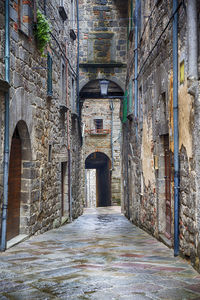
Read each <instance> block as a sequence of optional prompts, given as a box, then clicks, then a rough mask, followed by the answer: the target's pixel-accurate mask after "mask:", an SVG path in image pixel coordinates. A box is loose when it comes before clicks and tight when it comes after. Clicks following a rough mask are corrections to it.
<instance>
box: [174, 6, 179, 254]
mask: <svg viewBox="0 0 200 300" xmlns="http://www.w3.org/2000/svg"><path fill="white" fill-rule="evenodd" d="M177 9H178V0H173V14H174V18H173V122H174V256H178V255H179V130H178V10H177Z"/></svg>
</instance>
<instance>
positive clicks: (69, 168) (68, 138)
mask: <svg viewBox="0 0 200 300" xmlns="http://www.w3.org/2000/svg"><path fill="white" fill-rule="evenodd" d="M65 52H66V57H67V43H66V48H65ZM66 105H67V153H68V204H69V218H70V221H71V220H72V201H71V199H72V197H71V149H70V134H69V130H70V128H69V117H70V116H69V95H68V60H67V59H66Z"/></svg>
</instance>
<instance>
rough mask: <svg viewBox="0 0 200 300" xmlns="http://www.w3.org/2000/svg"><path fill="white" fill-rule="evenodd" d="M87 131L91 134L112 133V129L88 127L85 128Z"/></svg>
mask: <svg viewBox="0 0 200 300" xmlns="http://www.w3.org/2000/svg"><path fill="white" fill-rule="evenodd" d="M85 133H88V134H89V135H107V134H109V133H110V129H103V128H101V129H96V128H94V129H88V130H85Z"/></svg>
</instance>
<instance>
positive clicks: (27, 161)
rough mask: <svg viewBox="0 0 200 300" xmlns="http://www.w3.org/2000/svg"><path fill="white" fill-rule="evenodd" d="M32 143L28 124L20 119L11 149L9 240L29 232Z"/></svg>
mask: <svg viewBox="0 0 200 300" xmlns="http://www.w3.org/2000/svg"><path fill="white" fill-rule="evenodd" d="M31 153H32V152H31V143H30V137H29V133H28V128H27V125H26V123H25V122H24V121H19V122H18V124H17V126H16V127H15V130H14V133H13V136H12V141H11V150H10V162H9V177H8V215H7V237H6V238H7V241H9V240H10V239H12V238H14V237H15V236H17V235H19V234H22V233H23V234H28V232H27V220H28V218H29V217H30V194H31V193H30V181H31V174H32V165H31V161H32V154H31Z"/></svg>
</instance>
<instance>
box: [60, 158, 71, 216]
mask: <svg viewBox="0 0 200 300" xmlns="http://www.w3.org/2000/svg"><path fill="white" fill-rule="evenodd" d="M67 201H68V196H67V162H62V163H61V215H62V217H63V216H64V215H65V214H66V212H68V213H69V203H68V202H67Z"/></svg>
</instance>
